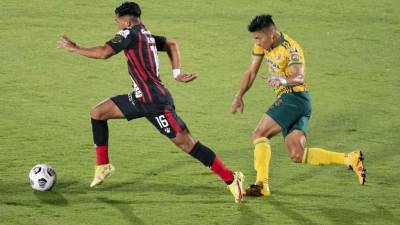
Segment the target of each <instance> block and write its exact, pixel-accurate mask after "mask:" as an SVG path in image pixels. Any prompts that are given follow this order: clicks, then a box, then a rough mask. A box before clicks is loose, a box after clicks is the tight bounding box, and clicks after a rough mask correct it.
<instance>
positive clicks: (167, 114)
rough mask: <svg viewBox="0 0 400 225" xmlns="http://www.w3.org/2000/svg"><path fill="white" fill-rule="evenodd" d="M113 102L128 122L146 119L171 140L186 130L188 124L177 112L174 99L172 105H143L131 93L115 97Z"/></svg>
mask: <svg viewBox="0 0 400 225" xmlns="http://www.w3.org/2000/svg"><path fill="white" fill-rule="evenodd" d="M111 100H112V101H113V102H114V103H115V104H116V105H117V106H118V108H119V109H120V110H121V111H122V113H123V114H124V116H125V118H126V119H127V120H128V121H129V120H133V119H137V118H142V117H146V118H147V120H149V121H150V122H151V123H152V124H153V125H154V126H155V127H156V128H157V129H158V131H160V133H162V134H164V135H165V136H167V137H169V138H174V137H176V134H177V133H179V132H182V131H184V130H186V124H185V123H184V122H183V120H182V119H181V118H180V117H179V116H178V115H177V114H176V112H175V106H174V104H173V103H172V102H173V101H172V99H171V101H170V102H171V103H166V104H156V103H142V102H140V101H138V100H136V98H135V97H134V96H132V93H130V94H124V95H117V96H114V97H112V98H111Z"/></svg>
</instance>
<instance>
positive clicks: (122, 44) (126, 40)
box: [106, 29, 133, 53]
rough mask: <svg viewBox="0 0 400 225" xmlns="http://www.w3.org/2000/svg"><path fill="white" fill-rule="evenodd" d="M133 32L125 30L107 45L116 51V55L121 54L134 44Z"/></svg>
mask: <svg viewBox="0 0 400 225" xmlns="http://www.w3.org/2000/svg"><path fill="white" fill-rule="evenodd" d="M132 35H133V34H132V32H131V30H128V29H124V30H121V31H119V32H118V33H116V34H115V36H114V38H113V39H111V40H109V41H107V42H106V44H108V45H109V46H111V48H112V49H114V51H115V53H119V52H120V51H122V50H124V49H125V48H127V47H128V46H129V44H130V43H131V42H132V39H133V38H132Z"/></svg>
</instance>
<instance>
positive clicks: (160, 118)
mask: <svg viewBox="0 0 400 225" xmlns="http://www.w3.org/2000/svg"><path fill="white" fill-rule="evenodd" d="M155 118H156V120H157V123H158V125H159V126H160V128H161V129H164V131H165V133H169V132H171V129H170V128H169V123H168V120H167V119H166V118H165V115H160V116H156V117H155Z"/></svg>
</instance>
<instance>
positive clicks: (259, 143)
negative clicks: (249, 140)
mask: <svg viewBox="0 0 400 225" xmlns="http://www.w3.org/2000/svg"><path fill="white" fill-rule="evenodd" d="M253 144H254V169H255V170H256V171H257V177H256V183H257V184H262V183H265V182H268V173H269V161H270V160H271V146H270V145H269V140H268V138H265V137H262V138H258V139H256V140H254V142H253Z"/></svg>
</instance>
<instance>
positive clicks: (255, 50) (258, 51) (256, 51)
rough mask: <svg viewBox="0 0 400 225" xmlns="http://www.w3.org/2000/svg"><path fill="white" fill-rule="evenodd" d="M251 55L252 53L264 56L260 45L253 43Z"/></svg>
mask: <svg viewBox="0 0 400 225" xmlns="http://www.w3.org/2000/svg"><path fill="white" fill-rule="evenodd" d="M252 55H254V56H264V55H265V52H264V49H263V48H262V47H260V46H259V45H257V44H254V46H253V52H252Z"/></svg>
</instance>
